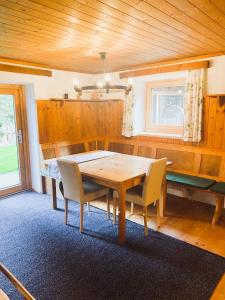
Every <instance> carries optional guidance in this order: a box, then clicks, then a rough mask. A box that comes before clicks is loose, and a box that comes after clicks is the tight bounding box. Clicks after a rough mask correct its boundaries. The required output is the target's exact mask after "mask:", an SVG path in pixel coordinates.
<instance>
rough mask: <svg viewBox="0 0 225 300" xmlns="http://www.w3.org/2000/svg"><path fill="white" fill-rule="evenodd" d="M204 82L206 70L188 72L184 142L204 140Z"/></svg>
mask: <svg viewBox="0 0 225 300" xmlns="http://www.w3.org/2000/svg"><path fill="white" fill-rule="evenodd" d="M204 81H205V69H199V70H191V71H188V78H187V82H186V92H185V103H184V131H183V140H184V141H188V142H200V141H201V139H202V110H203V94H204Z"/></svg>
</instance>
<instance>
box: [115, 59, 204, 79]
mask: <svg viewBox="0 0 225 300" xmlns="http://www.w3.org/2000/svg"><path fill="white" fill-rule="evenodd" d="M208 67H209V61H208V60H206V61H198V62H190V63H183V64H174V65H168V66H159V67H152V68H147V69H139V70H133V71H127V72H121V73H120V78H128V77H137V76H145V75H153V74H160V73H167V72H177V71H185V70H194V69H202V68H204V69H206V68H208Z"/></svg>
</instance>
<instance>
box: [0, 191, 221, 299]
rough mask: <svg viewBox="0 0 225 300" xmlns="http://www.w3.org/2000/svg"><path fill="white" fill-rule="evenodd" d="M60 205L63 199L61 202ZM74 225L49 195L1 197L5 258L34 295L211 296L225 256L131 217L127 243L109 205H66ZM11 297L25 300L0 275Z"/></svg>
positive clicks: (0, 238) (1, 256) (0, 241)
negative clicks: (109, 217)
mask: <svg viewBox="0 0 225 300" xmlns="http://www.w3.org/2000/svg"><path fill="white" fill-rule="evenodd" d="M59 205H60V206H61V208H62V207H63V202H62V201H59ZM69 209H70V210H69V223H70V226H65V225H64V224H63V217H64V212H63V210H62V209H59V210H56V211H54V210H52V209H51V206H50V200H49V197H48V196H47V195H39V194H37V193H33V192H26V193H22V194H19V195H15V196H12V197H10V198H6V199H2V200H0V260H1V261H2V262H3V263H4V264H5V265H6V267H7V268H9V270H11V271H12V272H13V273H14V275H15V276H17V277H18V279H19V280H20V281H21V282H22V283H23V284H24V285H25V286H26V287H27V289H28V290H29V291H30V292H31V293H32V294H33V295H34V297H35V298H36V299H43V300H48V299H49V300H50V299H51V300H53V299H54V300H55V299H58V300H59V299H60V300H61V299H62V300H70V299H78V300H80V299H85V300H86V299H98V300H101V299H132V300H134V299H138V300H142V299H156V300H157V299H160V300H163V299H167V300H168V299H174V300H175V299H176V300H179V299H182V300H185V299H187V300H192V299H196V300H208V299H209V298H210V295H211V294H212V292H213V290H214V288H215V287H216V285H217V283H218V281H219V280H220V278H221V276H222V274H223V273H224V271H225V259H224V258H222V257H220V256H217V255H214V254H211V253H209V252H207V251H204V250H201V249H198V248H196V247H194V246H191V245H189V244H187V243H184V242H181V241H178V240H176V239H174V238H171V237H169V236H166V235H164V234H162V233H159V232H155V231H153V230H150V232H149V237H148V238H145V237H143V227H142V226H140V225H137V224H135V223H133V222H130V221H127V242H126V244H125V245H124V246H119V245H117V227H116V226H113V225H112V222H111V221H108V220H106V214H105V212H103V211H101V210H98V209H94V208H92V212H90V213H87V212H85V219H84V220H85V221H84V228H85V233H84V234H80V233H79V230H78V226H79V206H78V205H77V204H76V203H74V202H73V203H72V202H70V204H69ZM0 286H1V288H3V290H5V291H6V292H7V294H8V295H9V297H11V299H13V300H14V299H21V298H20V297H19V296H18V294H17V293H16V292H15V290H14V289H13V288H12V286H11V285H10V284H9V283H8V281H7V280H6V279H5V278H4V277H3V275H0Z"/></svg>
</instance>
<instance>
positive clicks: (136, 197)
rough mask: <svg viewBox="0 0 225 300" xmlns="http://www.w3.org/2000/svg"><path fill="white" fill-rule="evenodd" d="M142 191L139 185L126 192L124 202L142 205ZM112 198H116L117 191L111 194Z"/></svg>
mask: <svg viewBox="0 0 225 300" xmlns="http://www.w3.org/2000/svg"><path fill="white" fill-rule="evenodd" d="M142 190H143V187H142V186H141V185H137V186H135V187H133V188H131V189H129V190H127V192H126V201H128V202H133V203H135V204H139V205H143V198H142ZM113 197H116V198H118V193H117V191H114V192H113Z"/></svg>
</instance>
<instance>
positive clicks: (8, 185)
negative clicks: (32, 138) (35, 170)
mask: <svg viewBox="0 0 225 300" xmlns="http://www.w3.org/2000/svg"><path fill="white" fill-rule="evenodd" d="M24 103H25V102H24V99H23V93H22V87H19V86H13V85H10V86H8V85H7V86H5V85H4V86H1V85H0V196H4V195H7V194H10V193H15V192H19V191H21V190H24V189H26V188H28V186H29V180H28V179H29V158H28V151H27V144H26V142H27V141H26V128H25V126H24V125H25V121H26V120H24V119H23V116H25V114H24V111H23V108H24V109H25V107H24Z"/></svg>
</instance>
